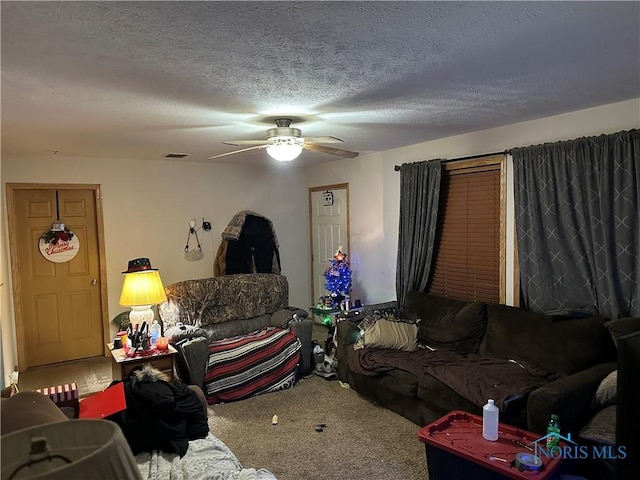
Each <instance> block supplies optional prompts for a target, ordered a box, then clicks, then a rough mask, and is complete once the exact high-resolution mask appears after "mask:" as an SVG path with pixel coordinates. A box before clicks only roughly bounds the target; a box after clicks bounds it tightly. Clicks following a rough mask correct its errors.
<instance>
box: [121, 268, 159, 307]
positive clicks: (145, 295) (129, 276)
mask: <svg viewBox="0 0 640 480" xmlns="http://www.w3.org/2000/svg"><path fill="white" fill-rule="evenodd" d="M166 300H167V295H166V294H165V293H164V286H163V285H162V280H161V279H160V274H159V273H158V271H157V270H147V271H142V272H134V273H125V274H124V282H123V283H122V291H121V292H120V305H122V306H123V307H134V306H142V305H157V304H158V303H162V302H165V301H166Z"/></svg>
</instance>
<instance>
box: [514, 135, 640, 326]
mask: <svg viewBox="0 0 640 480" xmlns="http://www.w3.org/2000/svg"><path fill="white" fill-rule="evenodd" d="M512 155H513V164H514V193H515V213H516V234H517V241H518V259H519V263H520V285H521V293H522V297H523V301H524V305H523V306H524V307H526V308H527V309H530V310H533V311H538V312H545V313H550V314H575V313H582V314H600V315H603V316H606V317H610V318H616V317H624V316H640V304H639V299H638V291H639V289H640V215H639V213H638V212H639V211H640V210H639V209H640V131H638V130H632V131H627V132H620V133H616V134H611V135H601V136H598V137H589V138H580V139H577V140H573V141H567V142H558V143H553V144H544V145H536V146H532V147H527V148H519V149H516V150H513V151H512Z"/></svg>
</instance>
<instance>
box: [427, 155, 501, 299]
mask: <svg viewBox="0 0 640 480" xmlns="http://www.w3.org/2000/svg"><path fill="white" fill-rule="evenodd" d="M500 168H501V167H500V164H492V165H480V166H472V167H469V168H455V169H447V168H444V169H443V172H442V184H441V187H440V188H441V190H440V207H439V212H438V227H437V231H436V239H435V250H434V265H433V270H432V274H431V279H430V281H429V286H428V287H427V291H428V292H429V293H431V294H433V295H438V296H443V297H448V298H453V299H457V300H465V301H480V302H486V303H500V298H501V295H500V285H501V279H500V268H501V267H500V265H501V263H500V252H501V241H500V239H501V195H500V191H501V170H500Z"/></svg>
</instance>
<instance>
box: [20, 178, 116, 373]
mask: <svg viewBox="0 0 640 480" xmlns="http://www.w3.org/2000/svg"><path fill="white" fill-rule="evenodd" d="M11 193H12V197H13V198H12V203H11V205H12V207H13V215H11V217H12V218H10V219H9V220H10V222H9V224H10V232H11V233H10V236H11V240H12V242H11V244H12V247H13V248H12V250H15V251H12V273H13V280H14V293H15V292H17V293H18V295H14V301H15V310H16V332H17V335H16V336H17V341H18V353H19V355H18V357H19V363H20V367H21V369H24V368H26V367H33V366H36V365H45V364H49V363H57V362H62V361H67V360H77V359H81V358H86V357H93V356H98V355H102V354H104V345H105V343H106V342H105V337H104V332H105V322H104V320H103V318H104V315H103V306H102V304H103V300H102V295H101V284H102V277H103V275H101V272H100V265H101V262H100V248H99V228H98V227H99V222H98V210H97V204H96V191H95V190H93V189H78V188H74V189H45V188H38V189H16V190H11ZM57 220H59V221H62V222H64V223H65V225H66V226H67V228H69V229H70V230H71V231H72V232H73V233H74V235H75V236H76V238H77V239H78V242H79V248H78V253H77V254H76V256H75V257H73V258H72V259H71V260H69V261H66V262H63V263H55V262H51V261H49V260H47V259H46V258H45V257H44V256H43V255H42V254H41V253H40V249H39V239H40V236H41V235H42V234H43V233H44V232H46V231H47V230H49V229H50V228H51V224H52V223H53V222H55V221H57ZM106 331H107V332H108V325H107V329H106ZM21 347H22V348H21ZM21 352H22V353H23V355H22V357H24V358H20V357H21V355H20V353H21Z"/></svg>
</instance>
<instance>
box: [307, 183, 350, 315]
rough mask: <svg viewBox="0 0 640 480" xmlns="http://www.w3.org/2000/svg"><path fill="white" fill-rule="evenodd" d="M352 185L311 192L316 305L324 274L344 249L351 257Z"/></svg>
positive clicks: (325, 292) (312, 285)
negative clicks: (350, 187)
mask: <svg viewBox="0 0 640 480" xmlns="http://www.w3.org/2000/svg"><path fill="white" fill-rule="evenodd" d="M348 188H349V187H348V184H342V185H332V186H325V187H314V188H312V189H310V190H309V202H310V205H309V210H310V214H311V215H310V217H311V235H310V238H311V265H312V266H311V271H312V281H311V288H312V296H313V297H312V299H311V305H315V304H316V303H317V302H318V299H319V298H320V297H321V296H322V295H326V294H327V291H326V290H325V288H324V284H325V280H324V272H325V271H326V270H327V268H328V267H329V264H330V260H331V259H332V258H333V255H334V254H335V253H336V251H337V250H338V247H340V246H341V245H342V248H343V251H344V252H345V253H347V254H348V253H349V189H348ZM326 193H331V196H332V197H333V201H332V202H329V201H327V198H326V197H327V196H328V195H325V194H326Z"/></svg>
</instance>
